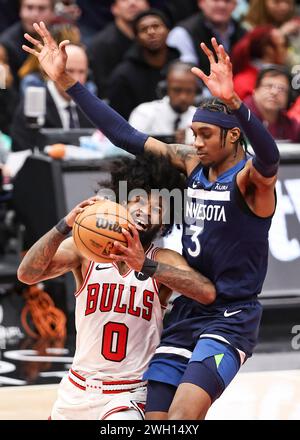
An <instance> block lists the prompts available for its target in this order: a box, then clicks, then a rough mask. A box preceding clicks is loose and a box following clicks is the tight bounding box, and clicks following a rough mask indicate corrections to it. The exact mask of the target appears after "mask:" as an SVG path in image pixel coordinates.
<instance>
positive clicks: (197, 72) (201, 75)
mask: <svg viewBox="0 0 300 440" xmlns="http://www.w3.org/2000/svg"><path fill="white" fill-rule="evenodd" d="M191 71H192V73H193V74H194V75H196V76H198V78H200V79H202V81H203V82H204V84H206V82H207V81H208V79H209V78H208V76H207V75H205V73H204V72H202V70H201V69H199V68H198V67H192V69H191Z"/></svg>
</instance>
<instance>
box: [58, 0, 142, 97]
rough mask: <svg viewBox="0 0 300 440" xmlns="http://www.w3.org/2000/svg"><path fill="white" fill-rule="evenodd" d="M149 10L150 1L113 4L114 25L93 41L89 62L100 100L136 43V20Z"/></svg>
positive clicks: (116, 0) (129, 0) (105, 29)
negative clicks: (110, 79)
mask: <svg viewBox="0 0 300 440" xmlns="http://www.w3.org/2000/svg"><path fill="white" fill-rule="evenodd" d="M148 8H149V3H148V1H147V0H114V1H113V2H112V6H111V12H112V14H113V16H114V21H113V22H112V23H110V24H109V25H107V26H106V27H105V28H104V29H103V30H102V31H101V32H100V33H98V34H97V35H96V36H95V38H94V39H93V40H92V41H91V44H90V48H89V58H90V63H91V68H92V71H93V75H94V80H95V83H96V85H97V88H98V94H99V96H100V97H101V98H106V97H107V87H108V82H109V76H110V74H111V73H112V71H113V70H114V68H115V67H116V66H117V65H118V64H119V63H120V62H121V60H122V58H123V56H124V53H125V52H127V50H128V49H129V48H130V46H131V45H132V43H133V41H134V31H133V27H132V23H133V20H134V18H135V17H136V15H137V14H139V13H140V12H142V11H145V10H146V9H148ZM61 41H62V40H61Z"/></svg>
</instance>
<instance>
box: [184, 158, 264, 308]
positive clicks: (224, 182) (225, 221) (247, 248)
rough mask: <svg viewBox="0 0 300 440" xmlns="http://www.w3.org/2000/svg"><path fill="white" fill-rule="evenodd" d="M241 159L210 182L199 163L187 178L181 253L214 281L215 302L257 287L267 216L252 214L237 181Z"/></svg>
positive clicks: (253, 291) (260, 280) (261, 274)
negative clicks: (260, 216) (215, 289)
mask: <svg viewBox="0 0 300 440" xmlns="http://www.w3.org/2000/svg"><path fill="white" fill-rule="evenodd" d="M245 163H246V162H245V161H241V162H239V163H238V164H237V165H236V166H234V167H233V168H231V169H230V170H228V171H226V172H225V173H223V174H222V175H221V176H219V177H218V179H217V181H215V182H209V181H208V180H207V177H206V175H205V170H204V169H203V168H201V167H198V168H196V169H195V170H194V172H193V173H192V174H191V175H190V177H189V178H188V181H187V186H188V188H187V197H186V200H185V225H184V232H183V254H184V256H185V258H186V259H187V261H188V262H189V264H190V265H191V266H193V267H195V268H196V269H198V270H199V271H200V272H202V273H203V274H204V275H206V276H207V277H208V278H210V279H211V280H212V281H213V282H214V283H215V284H216V287H217V294H218V298H217V302H220V301H222V300H225V301H226V300H228V299H230V300H235V299H237V300H240V299H243V298H244V299H249V298H250V297H251V296H253V295H256V294H258V293H259V292H260V291H261V287H262V283H263V280H264V278H265V274H266V269H267V256H268V230H269V227H270V224H271V219H270V218H268V219H262V218H259V217H257V216H256V215H254V214H253V213H252V212H251V211H250V209H249V208H248V207H247V205H246V203H245V201H244V200H243V198H242V196H241V194H240V193H239V190H238V188H237V186H236V174H237V173H238V172H239V171H240V170H241V169H242V168H243V167H244V165H245Z"/></svg>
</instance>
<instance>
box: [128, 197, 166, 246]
mask: <svg viewBox="0 0 300 440" xmlns="http://www.w3.org/2000/svg"><path fill="white" fill-rule="evenodd" d="M163 205H164V204H163V203H162V200H161V198H160V197H159V196H158V195H155V194H151V195H148V196H147V195H145V194H141V195H136V196H134V197H133V198H131V199H130V201H129V202H128V204H127V209H128V211H129V213H130V215H131V217H132V218H133V220H134V223H135V226H136V228H137V230H138V231H139V235H140V239H141V241H142V243H143V244H146V243H147V244H148V243H150V242H151V241H152V240H153V239H154V238H155V236H156V235H157V233H158V231H159V230H160V229H161V226H162V223H163V218H164V216H165V213H166V207H165V206H163Z"/></svg>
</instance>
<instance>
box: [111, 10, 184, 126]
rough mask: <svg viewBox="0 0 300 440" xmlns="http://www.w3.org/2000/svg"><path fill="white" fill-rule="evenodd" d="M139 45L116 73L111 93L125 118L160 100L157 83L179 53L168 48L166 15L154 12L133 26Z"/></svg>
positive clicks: (144, 15) (151, 11)
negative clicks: (140, 108)
mask: <svg viewBox="0 0 300 440" xmlns="http://www.w3.org/2000/svg"><path fill="white" fill-rule="evenodd" d="M134 29H135V34H136V45H134V46H133V47H132V49H131V50H129V51H128V53H127V56H126V58H125V59H124V61H123V62H122V63H121V64H120V65H119V66H118V67H117V68H116V69H115V70H114V72H113V74H112V76H111V79H110V83H109V90H108V99H109V102H110V105H111V106H112V107H113V108H114V109H115V110H117V111H118V112H119V113H120V114H121V115H122V116H123V117H124V118H126V119H128V117H129V115H130V113H131V111H132V110H133V109H134V108H135V107H137V106H138V105H139V104H141V103H142V102H148V101H153V100H154V99H157V93H156V91H157V86H158V83H159V82H160V81H162V80H164V79H165V78H166V74H167V68H168V65H169V64H170V62H172V61H174V60H175V59H178V58H179V52H178V51H177V50H176V49H171V48H169V47H168V46H167V44H166V39H167V36H168V33H169V28H168V22H167V19H166V17H165V16H164V14H163V13H162V12H161V11H159V10H155V9H149V10H148V11H145V12H142V13H140V14H139V15H138V16H137V18H136V20H135V23H134Z"/></svg>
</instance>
